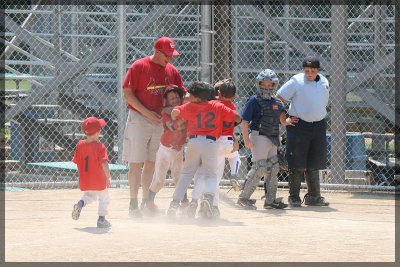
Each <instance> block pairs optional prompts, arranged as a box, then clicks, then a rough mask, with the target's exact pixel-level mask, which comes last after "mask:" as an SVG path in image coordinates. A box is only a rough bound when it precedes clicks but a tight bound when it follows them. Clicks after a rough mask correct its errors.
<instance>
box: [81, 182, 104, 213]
mask: <svg viewBox="0 0 400 267" xmlns="http://www.w3.org/2000/svg"><path fill="white" fill-rule="evenodd" d="M81 200H82V201H83V202H84V203H85V204H84V206H86V205H88V204H90V203H92V202H93V201H96V200H99V209H98V214H99V216H106V215H107V214H108V210H107V207H108V204H109V203H110V197H109V195H108V188H106V189H104V190H101V191H84V193H83V196H82V197H81Z"/></svg>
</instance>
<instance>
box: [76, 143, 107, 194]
mask: <svg viewBox="0 0 400 267" xmlns="http://www.w3.org/2000/svg"><path fill="white" fill-rule="evenodd" d="M105 160H107V161H108V155H107V150H106V147H105V145H104V144H102V143H100V142H97V141H94V142H90V143H87V142H86V140H81V141H79V142H78V145H77V146H76V149H75V155H74V158H73V159H72V161H73V162H74V163H75V164H76V165H77V166H78V172H79V188H80V189H81V190H82V191H88V190H95V191H100V190H104V189H106V187H107V185H106V183H107V176H106V174H105V173H104V170H103V166H102V164H103V161H105Z"/></svg>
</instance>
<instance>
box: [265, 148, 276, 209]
mask: <svg viewBox="0 0 400 267" xmlns="http://www.w3.org/2000/svg"><path fill="white" fill-rule="evenodd" d="M278 172H279V163H278V158H277V157H276V156H275V157H272V158H270V159H269V160H268V172H267V173H266V174H265V175H264V183H265V185H266V188H265V190H266V194H265V202H266V203H268V204H270V203H272V202H274V200H275V199H276V191H277V190H278V177H277V175H278Z"/></svg>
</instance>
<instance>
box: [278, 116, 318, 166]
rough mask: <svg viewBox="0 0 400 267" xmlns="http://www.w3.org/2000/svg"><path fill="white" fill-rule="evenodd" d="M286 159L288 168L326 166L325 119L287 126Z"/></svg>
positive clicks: (300, 121) (301, 121)
mask: <svg viewBox="0 0 400 267" xmlns="http://www.w3.org/2000/svg"><path fill="white" fill-rule="evenodd" d="M286 131H287V139H286V159H287V161H288V167H289V169H292V168H293V169H306V168H307V169H308V168H313V169H325V168H326V120H325V119H323V120H321V121H318V122H313V123H311V122H306V121H303V120H301V119H299V122H298V123H296V126H287V127H286Z"/></svg>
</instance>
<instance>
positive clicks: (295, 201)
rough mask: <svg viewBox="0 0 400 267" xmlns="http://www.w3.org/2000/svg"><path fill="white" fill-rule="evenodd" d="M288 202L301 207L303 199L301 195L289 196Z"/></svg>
mask: <svg viewBox="0 0 400 267" xmlns="http://www.w3.org/2000/svg"><path fill="white" fill-rule="evenodd" d="M288 203H289V206H291V207H301V199H300V197H299V196H289V197H288Z"/></svg>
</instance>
